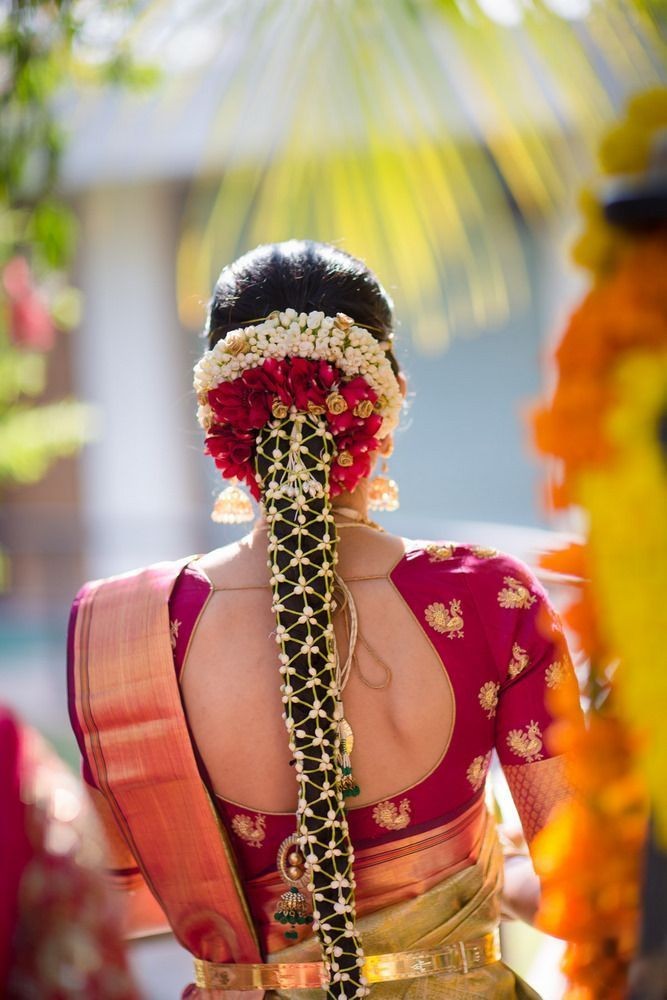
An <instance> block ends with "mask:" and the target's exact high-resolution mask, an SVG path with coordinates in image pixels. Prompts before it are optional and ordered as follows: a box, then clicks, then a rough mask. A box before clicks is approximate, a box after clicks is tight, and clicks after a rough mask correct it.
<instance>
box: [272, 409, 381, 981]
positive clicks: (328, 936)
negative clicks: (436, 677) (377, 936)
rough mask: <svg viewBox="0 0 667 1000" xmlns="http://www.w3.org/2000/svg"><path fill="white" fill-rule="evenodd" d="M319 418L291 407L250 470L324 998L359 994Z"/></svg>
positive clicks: (328, 448)
mask: <svg viewBox="0 0 667 1000" xmlns="http://www.w3.org/2000/svg"><path fill="white" fill-rule="evenodd" d="M335 451H336V448H335V444H334V440H333V437H332V435H331V433H330V431H329V429H328V426H327V421H326V418H325V417H323V416H319V415H317V414H310V413H298V412H296V410H295V408H294V407H292V409H291V410H290V413H289V415H288V416H287V417H286V418H284V419H273V420H271V421H270V422H269V423H268V424H267V425H266V426H265V427H264V428H263V429H262V430H261V431H260V432H259V434H258V437H257V453H256V468H257V474H258V480H259V482H260V486H261V491H262V500H263V502H264V506H265V509H266V517H267V522H268V527H269V549H268V551H269V568H270V570H271V587H272V592H273V611H274V613H275V615H276V622H277V628H276V642H277V643H278V645H279V647H280V657H279V658H280V673H281V677H282V685H281V691H282V700H283V704H284V705H285V714H284V718H285V724H286V726H287V731H288V733H289V740H290V750H291V752H292V754H293V756H294V759H295V767H296V774H297V780H298V785H299V800H298V806H297V833H298V837H299V846H300V848H301V850H302V852H303V855H304V857H305V860H306V864H307V869H308V874H309V879H310V881H309V888H310V889H311V891H312V893H313V914H314V922H313V928H314V930H315V932H316V933H317V935H318V937H319V940H320V944H321V947H322V954H323V960H324V965H325V969H326V972H327V974H328V978H329V985H328V987H327V993H326V995H327V998H328V1000H350V998H353V997H363V996H365V995H366V993H367V989H366V987H365V981H364V979H363V976H362V970H361V966H362V964H363V952H362V950H361V944H360V941H359V938H358V936H357V934H356V931H355V907H354V875H353V871H352V864H353V861H354V853H353V850H352V845H351V842H350V836H349V831H348V826H347V819H346V816H345V809H344V799H343V794H342V789H341V763H340V736H339V725H340V721H341V720H342V717H343V712H342V706H341V692H340V691H339V689H338V682H337V655H336V644H335V637H334V630H333V623H332V610H333V588H334V579H335V565H336V560H337V553H336V543H337V535H336V527H335V523H334V519H333V515H332V512H331V501H330V494H329V473H330V467H331V462H332V459H333V456H334V455H335Z"/></svg>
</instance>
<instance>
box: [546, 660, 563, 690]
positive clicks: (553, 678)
mask: <svg viewBox="0 0 667 1000" xmlns="http://www.w3.org/2000/svg"><path fill="white" fill-rule="evenodd" d="M565 676H566V670H565V664H564V663H563V661H562V660H556V662H555V663H552V664H550V666H548V667H547V669H546V670H545V671H544V678H545V680H546V682H547V687H548V688H559V687H560V686H561V684H562V683H563V682H564V680H565Z"/></svg>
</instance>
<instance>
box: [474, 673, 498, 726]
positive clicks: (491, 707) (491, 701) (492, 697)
mask: <svg viewBox="0 0 667 1000" xmlns="http://www.w3.org/2000/svg"><path fill="white" fill-rule="evenodd" d="M499 690H500V684H496V683H495V682H494V681H487V682H486V684H482V686H481V688H480V689H479V694H478V695H477V697H478V698H479V703H480V705H481V706H482V708H483V709H484V711H485V712H486V717H487V719H492V718H493V717H494V715H495V714H496V708H497V707H498V691H499Z"/></svg>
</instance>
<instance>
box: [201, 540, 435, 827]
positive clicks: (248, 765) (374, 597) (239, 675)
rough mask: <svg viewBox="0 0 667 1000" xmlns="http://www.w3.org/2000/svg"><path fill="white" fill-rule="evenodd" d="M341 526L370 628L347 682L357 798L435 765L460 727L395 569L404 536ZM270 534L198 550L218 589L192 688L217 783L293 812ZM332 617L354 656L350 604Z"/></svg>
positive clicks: (206, 613) (343, 650)
mask: <svg viewBox="0 0 667 1000" xmlns="http://www.w3.org/2000/svg"><path fill="white" fill-rule="evenodd" d="M339 536H340V543H339V549H338V552H339V565H338V571H339V574H340V575H341V577H342V578H343V580H344V581H345V582H346V583H347V584H348V586H349V588H350V590H351V592H352V595H353V598H354V601H355V604H356V607H357V611H358V616H359V630H360V633H361V635H362V637H363V641H360V642H359V643H358V645H357V660H358V668H356V667H355V668H353V670H352V672H351V675H350V679H349V682H348V684H347V686H346V688H345V691H344V694H343V702H344V706H345V713H346V717H347V718H348V719H349V721H350V724H351V726H352V728H353V730H354V734H355V748H354V771H355V776H356V778H357V780H358V782H359V785H360V787H361V795H360V796H359V798H358V799H355V800H354V805H355V806H357V807H358V806H363V805H367V804H368V803H371V802H376V801H379V800H381V799H383V798H386V797H390V796H392V795H396V794H398V793H400V792H401V791H403V790H404V789H406V788H408V787H411V786H412V785H414V784H416V783H417V782H418V781H420V780H421V779H422V778H424V777H425V776H426V775H427V774H429V773H430V772H431V771H432V770H433V769H434V768H435V766H436V765H437V764H438V763H439V761H440V760H441V759H442V757H443V755H444V753H445V751H446V749H447V745H448V742H449V739H450V736H451V731H452V728H453V720H454V698H453V692H452V688H451V684H450V683H449V679H448V677H447V674H446V673H445V670H444V669H443V666H442V662H441V660H440V658H439V657H438V655H437V653H436V651H435V649H434V648H433V646H432V644H431V642H430V640H429V638H428V637H427V635H426V634H425V632H424V630H423V628H422V626H421V625H420V624H419V623H418V621H417V620H416V618H415V616H414V615H413V613H412V611H411V610H410V608H409V607H408V606H407V604H406V603H405V602H404V600H403V598H402V597H401V595H400V594H399V592H398V591H397V589H396V588H395V587H394V585H393V584H392V582H391V579H390V573H391V571H392V569H393V568H394V567H395V566H396V564H397V563H398V562H399V561H400V560H401V558H402V556H403V554H404V552H405V543H404V541H403V540H402V539H400V538H396V537H394V536H392V535H389V534H384V533H381V532H378V531H376V530H374V529H372V528H367V527H362V526H353V527H352V526H341V528H340V531H339ZM266 544H267V536H266V531H263V530H261V529H259V530H256V531H255V532H253V533H252V534H250V535H248V536H246V538H245V539H243V540H242V541H241V542H239V543H237V544H234V545H230V546H227V547H226V548H223V549H217V550H215V551H213V552H211V553H209V554H207V555H205V556H203V557H201V558H200V559H199V560H198V561H197V564H196V565H197V568H198V570H200V571H201V572H202V573H204V574H205V575H206V576H207V577H208V579H209V580H210V581H211V583H212V585H213V590H212V592H211V596H210V598H209V600H208V602H207V604H206V606H205V607H204V609H203V612H202V614H201V616H200V619H199V621H198V623H197V626H196V628H195V631H194V633H193V636H192V640H191V643H190V647H189V650H188V654H187V660H186V663H185V667H184V671H183V675H182V693H183V699H184V703H185V708H186V712H187V715H188V719H189V723H190V727H191V732H192V735H193V738H194V741H195V743H196V744H197V747H198V750H199V752H200V754H201V757H202V759H203V762H204V764H205V766H206V769H207V771H208V774H209V776H210V779H211V784H212V786H213V788H214V789H215V791H216V793H217V794H219V795H220V796H221V797H223V798H224V799H227V800H228V801H231V802H234V803H237V804H239V805H241V806H245V807H246V808H248V809H253V810H259V811H261V812H263V813H272V812H273V813H277V812H293V811H294V809H295V808H296V798H297V791H296V781H295V775H294V772H293V769H292V768H291V767H290V752H289V749H288V745H287V732H286V729H285V724H284V721H283V719H282V704H281V698H280V675H279V673H278V663H277V653H278V649H277V645H276V642H275V638H274V630H275V617H274V615H273V613H272V612H271V592H270V588H269V573H268V568H267V564H266V561H267V560H266ZM334 624H335V628H336V638H337V643H338V648H339V651H340V655H341V657H342V658H345V656H346V655H347V634H346V628H345V626H344V621H343V614H342V612H340V611H339V612H337V613H336V615H335V617H334ZM362 675H363V676H362ZM353 808H354V807H353Z"/></svg>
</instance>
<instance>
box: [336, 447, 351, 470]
mask: <svg viewBox="0 0 667 1000" xmlns="http://www.w3.org/2000/svg"><path fill="white" fill-rule="evenodd" d="M336 461H337V462H338V464H339V465H342V466H343V468H344V469H349V467H350V466H351V465H354V458H353V457H352V455H350V453H349V451H341V453H340V454H339V455H338V457H337V459H336Z"/></svg>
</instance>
